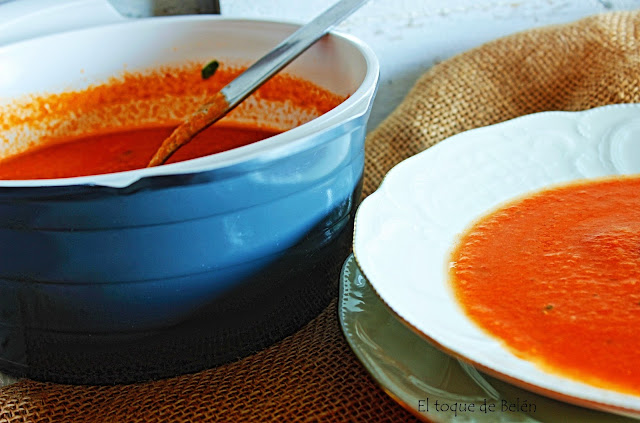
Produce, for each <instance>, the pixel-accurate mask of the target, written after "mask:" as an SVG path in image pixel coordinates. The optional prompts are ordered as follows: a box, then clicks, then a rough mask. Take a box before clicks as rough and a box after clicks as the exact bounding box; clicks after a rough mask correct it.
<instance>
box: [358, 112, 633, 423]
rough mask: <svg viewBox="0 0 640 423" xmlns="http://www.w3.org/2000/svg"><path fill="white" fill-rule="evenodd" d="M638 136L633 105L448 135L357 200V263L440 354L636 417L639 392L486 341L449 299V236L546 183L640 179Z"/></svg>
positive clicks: (577, 401) (546, 114)
mask: <svg viewBox="0 0 640 423" xmlns="http://www.w3.org/2000/svg"><path fill="white" fill-rule="evenodd" d="M634 134H635V135H638V134H640V104H621V105H610V106H604V107H599V108H595V109H590V110H587V111H581V112H543V113H538V114H532V115H527V116H522V117H519V118H516V119H513V120H510V121H506V122H503V123H499V124H496V125H492V126H489V127H484V128H478V129H474V130H471V131H467V132H463V133H461V134H458V135H455V136H453V137H450V138H448V139H447V140H444V141H442V142H441V143H439V144H438V145H436V146H434V147H432V148H430V149H428V150H426V151H424V152H422V153H420V154H417V155H415V156H413V157H411V158H409V159H407V160H405V161H403V162H402V163H400V164H399V165H397V166H395V167H394V168H393V169H392V170H391V171H390V172H389V173H388V174H387V176H386V177H385V179H384V181H383V183H382V185H381V186H380V188H379V189H378V190H377V191H376V192H375V193H373V194H372V195H370V196H369V197H368V198H366V199H365V200H364V201H363V203H362V204H361V205H360V207H359V209H358V212H357V214H356V227H355V233H354V254H355V257H356V260H357V262H358V265H359V267H360V268H361V269H362V272H363V274H364V275H365V277H366V278H367V279H368V280H369V281H370V283H371V285H372V287H373V289H374V290H375V292H377V294H378V295H379V296H380V298H381V299H382V300H383V301H384V302H385V303H386V304H387V305H388V306H389V307H390V308H391V309H392V310H393V311H394V312H395V313H396V314H397V315H398V316H399V317H400V318H401V319H402V320H404V321H405V322H406V323H407V324H408V325H409V326H411V327H413V328H414V329H415V330H416V331H417V333H419V334H420V335H421V336H424V337H426V338H427V339H429V340H430V341H431V342H432V343H435V344H437V345H438V346H439V347H440V348H441V349H443V350H445V351H446V352H447V353H449V354H452V355H455V356H456V357H458V358H461V359H463V360H465V361H466V362H468V363H470V364H472V365H474V366H476V367H478V368H479V369H481V370H483V371H485V372H486V373H489V374H491V375H494V376H496V377H498V378H501V379H503V380H506V381H508V382H510V383H513V384H515V385H518V386H520V387H523V388H525V389H527V390H531V391H534V392H537V393H541V394H543V395H546V396H551V397H554V398H557V399H560V400H562V401H567V402H572V403H574V404H577V405H581V406H585V407H591V408H596V409H602V410H606V411H611V412H616V413H620V414H625V415H632V416H636V417H637V416H640V397H638V396H635V395H630V394H622V393H619V392H615V391H611V390H607V389H603V388H598V387H594V386H592V385H588V384H586V383H582V382H577V381H574V380H571V379H569V378H566V377H563V376H560V375H556V374H552V373H547V372H545V371H543V370H541V369H539V368H537V367H536V366H534V365H533V364H532V363H530V362H527V361H525V360H522V359H520V358H518V357H516V356H515V355H513V354H512V353H511V352H509V351H508V350H507V349H506V348H504V347H503V346H502V345H501V344H500V343H499V342H498V341H497V340H495V339H493V338H490V337H489V336H487V335H486V334H485V333H484V332H482V331H481V330H480V329H479V328H478V327H476V326H475V325H474V324H473V323H472V322H471V321H470V320H469V319H468V318H467V317H466V316H465V315H464V313H463V312H462V310H461V309H460V308H459V306H458V305H457V303H456V302H455V300H454V299H453V296H452V295H451V292H450V289H449V287H448V283H447V280H446V269H445V263H446V258H447V257H448V253H449V250H450V248H451V246H452V245H453V243H454V241H455V236H456V235H457V234H458V233H460V232H461V231H462V230H463V229H464V228H465V227H466V226H468V224H470V223H471V222H472V221H473V220H474V219H476V218H477V217H479V216H481V215H483V214H485V213H486V211H488V210H490V209H492V208H494V207H496V206H498V205H499V204H500V203H503V202H505V201H507V200H509V199H511V198H513V197H516V196H518V195H522V194H524V193H526V192H530V191H533V190H536V189H540V188H543V187H546V186H549V185H552V184H560V183H564V182H569V181H573V180H576V179H580V178H594V177H603V176H611V175H619V174H628V173H632V172H631V171H633V173H638V172H640V163H631V164H630V162H629V160H630V159H629V157H631V156H632V157H636V156H634V154H631V155H630V154H628V153H629V151H631V152H632V153H638V151H640V149H638V150H637V151H636V150H634V149H637V148H638V147H636V146H637V145H638V143H636V144H634V143H633V139H637V137H636V138H634ZM625 140H626V141H625ZM625 149H627V150H625ZM629 149H631V150H629ZM634 166H635V167H634ZM469 169H471V171H469ZM465 170H466V171H465ZM456 190H457V191H456ZM398 272H399V274H398ZM424 275H428V277H427V278H425V277H424Z"/></svg>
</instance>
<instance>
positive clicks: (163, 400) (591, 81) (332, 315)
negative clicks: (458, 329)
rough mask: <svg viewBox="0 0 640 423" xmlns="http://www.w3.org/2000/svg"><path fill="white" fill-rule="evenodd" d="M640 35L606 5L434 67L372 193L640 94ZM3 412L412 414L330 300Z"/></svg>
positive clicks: (238, 417)
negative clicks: (470, 152)
mask: <svg viewBox="0 0 640 423" xmlns="http://www.w3.org/2000/svg"><path fill="white" fill-rule="evenodd" d="M639 33H640V13H637V12H616V13H608V14H603V15H598V16H594V17H589V18H586V19H583V20H580V21H578V22H576V23H572V24H567V25H560V26H552V27H545V28H540V29H534V30H529V31H526V32H523V33H519V34H515V35H512V36H508V37H506V38H502V39H499V40H496V41H493V42H490V43H488V44H485V45H483V46H480V47H478V48H476V49H473V50H471V51H468V52H466V53H464V54H461V55H459V56H457V57H454V58H452V59H449V60H447V61H444V62H442V63H440V64H438V65H436V66H434V67H433V68H432V69H430V70H429V71H428V72H427V73H426V74H425V75H423V76H422V77H421V78H420V79H419V81H418V82H417V83H416V85H415V86H414V88H413V89H412V90H411V92H410V93H409V94H408V96H407V98H406V99H405V101H404V102H403V103H402V104H401V105H400V106H399V107H398V108H397V109H396V110H395V111H394V112H393V114H392V115H390V116H389V117H388V118H387V120H386V121H385V122H383V123H382V124H381V125H380V127H379V128H377V129H376V130H375V131H374V132H372V133H371V135H370V136H369V137H368V140H367V164H366V169H365V172H366V175H365V187H364V189H365V194H368V193H371V192H372V191H373V190H374V189H375V188H376V187H377V186H378V184H379V182H380V180H381V178H382V177H383V176H384V175H385V174H386V173H387V171H388V170H389V169H390V168H391V167H392V166H393V165H394V164H396V163H398V162H399V161H401V160H402V159H404V158H406V157H409V156H411V155H413V154H415V153H418V152H420V151H422V150H424V149H425V148H427V147H429V146H431V145H433V144H435V143H437V142H439V141H440V140H442V139H444V138H446V137H448V136H450V135H453V134H455V133H458V132H460V131H464V130H467V129H470V128H475V127H479V126H485V125H488V124H492V123H497V122H500V121H504V120H506V119H510V118H513V117H516V116H520V115H523V114H528V113H533V112H540V111H545V110H583V109H588V108H592V107H595V106H600V105H604V104H609V103H628V102H637V101H638V100H639V99H640V84H639V83H638V82H639V79H640V78H639V75H640V51H639V50H638V48H639V44H638V43H639V41H640V40H639V38H638V35H639ZM416 42H419V40H416ZM639 142H640V141H639ZM470 171H472V169H470ZM0 420H1V421H4V422H22V421H47V422H49V421H50V422H60V421H82V422H84V421H87V422H88V421H91V422H95V421H109V422H125V421H126V422H160V421H171V422H200V421H228V422H236V421H339V422H342V421H344V422H346V421H361V422H382V421H388V422H409V421H414V417H413V416H412V415H411V414H410V413H408V412H407V411H405V410H404V409H402V408H401V407H400V406H398V405H396V404H395V403H394V402H393V401H392V400H391V399H390V398H389V397H387V395H386V394H385V393H384V392H383V391H382V390H381V389H379V388H378V387H377V385H376V384H375V383H374V382H373V380H372V379H371V378H370V377H369V375H368V373H367V372H366V370H365V369H364V368H363V367H362V366H361V365H360V363H359V362H358V361H357V359H356V358H355V356H354V355H353V353H352V352H351V350H350V349H349V347H348V346H347V344H346V342H345V340H344V338H343V335H342V332H341V330H340V327H339V323H338V319H337V311H336V303H335V302H334V303H332V304H331V305H330V306H329V307H328V308H327V309H326V310H325V311H324V312H323V313H322V314H321V315H320V316H318V317H317V318H316V319H315V320H313V321H312V322H311V323H309V324H308V325H307V326H305V327H304V328H303V329H302V330H300V331H299V332H298V333H296V334H294V335H293V336H290V337H288V338H286V339H285V340H283V341H281V342H280V343H278V344H276V345H274V346H272V347H270V348H268V349H266V350H264V351H262V352H260V353H257V354H255V355H253V356H250V357H248V358H245V359H243V360H241V361H239V362H235V363H232V364H228V365H225V366H222V367H219V368H215V369H211V370H206V371H202V372H200V373H196V374H190V375H185V376H180V377H176V378H172V379H167V380H160V381H156V382H149V383H142V384H135V385H124V386H100V387H98V386H69V385H57V384H47V383H38V382H33V381H21V382H19V383H17V384H14V385H11V386H8V387H6V388H4V389H2V390H1V391H0Z"/></svg>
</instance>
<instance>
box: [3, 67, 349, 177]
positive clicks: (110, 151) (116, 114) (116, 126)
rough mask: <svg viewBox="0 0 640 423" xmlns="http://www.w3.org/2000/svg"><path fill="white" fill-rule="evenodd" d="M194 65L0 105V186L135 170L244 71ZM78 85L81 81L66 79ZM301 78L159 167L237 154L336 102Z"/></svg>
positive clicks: (270, 86)
mask: <svg viewBox="0 0 640 423" xmlns="http://www.w3.org/2000/svg"><path fill="white" fill-rule="evenodd" d="M202 69H203V64H202V63H187V64H184V65H181V66H172V67H159V68H155V69H151V70H146V71H139V72H123V73H122V74H121V75H117V76H113V77H111V78H109V79H108V80H106V81H103V82H102V83H96V84H91V85H88V86H87V87H85V88H83V89H78V90H76V91H63V92H60V93H42V94H33V95H25V96H23V97H19V98H14V99H2V98H0V100H2V101H0V158H2V159H1V160H0V179H13V180H15V179H49V178H64V177H74V176H86V175H99V174H104V173H111V172H119V171H125V170H132V169H140V168H144V167H146V166H147V164H149V161H150V159H151V158H152V156H153V155H154V153H155V151H156V150H157V149H158V147H160V145H161V144H162V142H163V141H164V140H165V139H166V138H167V137H168V136H169V135H170V134H171V132H172V130H173V128H175V127H176V126H177V125H178V124H179V123H180V122H183V121H184V120H185V119H186V118H187V117H188V116H191V115H192V113H194V112H195V111H196V110H198V108H199V107H200V106H201V105H203V104H206V103H210V102H211V100H212V99H214V98H217V97H216V96H217V93H219V91H220V90H221V89H222V87H224V86H225V85H226V84H228V83H229V82H231V81H232V80H233V78H235V77H237V76H238V75H239V74H240V73H241V72H242V71H243V70H244V68H243V67H234V66H232V65H225V64H224V63H223V64H222V65H220V67H219V68H218V69H217V70H216V72H215V74H214V75H212V76H210V77H208V78H203V76H202ZM69 78H70V80H78V81H82V80H83V78H84V76H83V75H82V74H80V75H70V76H69ZM346 98H347V96H345V95H337V94H334V93H332V92H330V91H328V90H326V89H324V88H322V87H319V86H317V85H315V84H313V83H311V82H309V81H307V80H304V79H302V78H299V77H296V76H292V75H288V74H284V73H283V74H278V75H275V76H273V78H272V79H270V80H269V81H268V82H266V83H265V84H264V85H263V86H261V87H260V88H259V89H258V90H257V91H256V92H255V93H254V94H252V95H251V96H250V97H249V98H247V99H246V100H245V101H244V102H242V104H240V105H239V106H238V107H237V108H236V109H234V110H233V111H231V112H230V113H229V116H227V117H225V118H224V119H222V120H220V121H219V122H216V123H215V124H214V125H213V126H211V127H210V128H208V129H207V130H205V131H203V132H202V133H200V134H198V135H197V136H196V137H195V138H194V139H193V141H191V142H190V143H189V144H187V145H185V146H184V147H182V148H180V149H179V150H178V151H177V152H176V153H175V154H174V155H173V156H172V157H171V158H170V159H169V161H168V162H167V163H173V162H176V161H183V160H187V159H192V158H196V157H201V156H206V155H209V154H213V153H218V152H221V151H225V150H229V149H232V148H236V147H240V146H243V145H246V144H249V143H252V142H256V141H258V140H262V139H264V138H268V137H270V136H272V135H276V134H277V133H280V132H284V131H287V130H289V129H292V128H295V127H297V126H300V125H302V124H304V123H306V122H309V121H310V120H312V119H315V118H317V117H319V116H321V115H322V114H324V113H326V112H328V111H330V110H331V109H333V108H334V107H336V106H338V105H339V104H340V103H342V102H343V101H344V100H345V99H346ZM4 100H6V101H4Z"/></svg>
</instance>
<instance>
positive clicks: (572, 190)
mask: <svg viewBox="0 0 640 423" xmlns="http://www.w3.org/2000/svg"><path fill="white" fill-rule="evenodd" d="M639 193H640V177H624V178H623V177H621V178H616V179H606V180H595V181H588V182H579V183H575V184H571V185H567V186H563V187H556V188H551V189H549V190H545V191H542V192H538V193H535V194H533V195H531V196H528V197H526V198H522V199H518V200H515V201H514V202H511V203H509V204H507V205H506V206H504V207H501V208H500V209H498V210H496V211H494V212H493V213H491V214H489V215H488V216H485V217H484V218H482V219H480V220H479V221H477V222H476V223H475V224H474V225H473V226H472V227H471V228H470V229H468V230H467V231H466V232H465V233H464V234H463V235H462V236H461V239H460V241H459V244H458V245H457V246H456V248H455V250H454V251H453V254H452V256H451V263H450V265H451V267H450V268H451V270H450V279H451V283H452V286H453V289H454V292H455V295H456V297H457V299H458V301H459V303H460V304H461V306H462V307H463V309H464V311H465V312H466V313H467V315H468V316H469V317H470V318H471V319H472V320H473V321H475V322H476V324H478V325H479V326H480V327H481V328H483V329H484V330H485V331H486V332H488V333H489V334H490V335H492V336H493V337H496V338H498V339H500V340H501V341H502V342H503V343H504V344H505V345H506V346H507V347H508V348H509V349H510V350H511V351H513V352H514V354H516V355H517V356H519V357H522V358H524V359H526V360H529V361H532V362H535V363H536V364H538V365H539V366H541V367H543V368H545V369H547V370H548V371H551V372H554V373H556V374H562V375H565V376H568V377H570V378H573V379H576V380H579V381H582V382H586V383H589V384H592V385H595V386H599V387H603V388H606V389H613V390H617V391H620V392H624V393H631V394H636V395H640V337H638V336H637V329H638V327H640V195H639Z"/></svg>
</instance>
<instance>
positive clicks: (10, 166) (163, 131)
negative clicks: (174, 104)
mask: <svg viewBox="0 0 640 423" xmlns="http://www.w3.org/2000/svg"><path fill="white" fill-rule="evenodd" d="M173 129H174V127H172V126H157V127H149V128H138V129H130V130H124V131H118V132H107V133H103V134H94V135H89V136H76V137H70V138H66V139H62V140H58V141H57V142H50V143H47V144H45V145H43V146H40V147H36V148H33V149H30V150H27V151H26V152H24V153H20V154H17V155H15V156H12V157H9V158H7V159H5V160H2V161H0V179H14V180H15V179H45V178H66V177H74V176H86V175H99V174H103V173H112V172H121V171H125V170H133V169H140V168H144V167H146V166H147V163H149V160H150V159H151V157H152V156H153V154H154V153H155V151H156V150H157V149H158V147H160V144H162V141H164V139H165V138H167V137H168V136H169V134H171V132H172V131H173ZM277 133H278V132H277V131H273V130H267V129H259V128H252V127H241V126H223V125H213V126H211V127H209V128H207V129H206V130H204V131H203V132H201V133H200V134H198V135H197V136H196V137H195V138H194V139H193V140H192V141H191V142H190V143H188V144H186V145H185V146H183V147H182V148H181V149H179V150H178V151H177V152H176V153H175V154H174V155H173V156H171V158H170V159H169V160H168V161H167V163H175V162H179V161H183V160H189V159H194V158H197V157H202V156H206V155H209V154H213V153H218V152H221V151H225V150H229V149H232V148H236V147H240V146H243V145H246V144H250V143H252V142H255V141H258V140H262V139H265V138H268V137H270V136H272V135H276V134H277Z"/></svg>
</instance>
